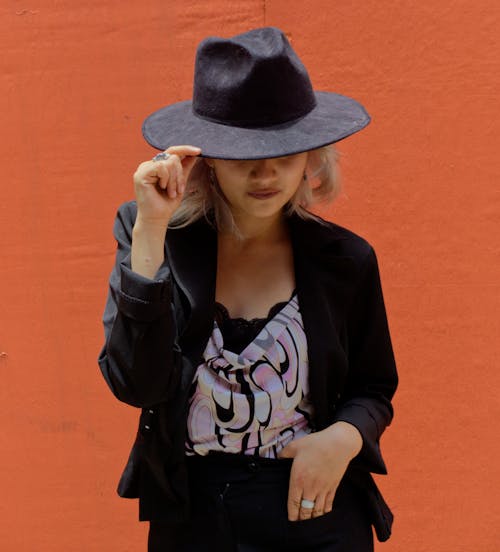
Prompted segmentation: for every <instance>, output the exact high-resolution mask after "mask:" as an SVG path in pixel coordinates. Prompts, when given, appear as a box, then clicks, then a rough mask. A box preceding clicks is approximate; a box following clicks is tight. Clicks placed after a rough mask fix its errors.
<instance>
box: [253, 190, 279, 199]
mask: <svg viewBox="0 0 500 552" xmlns="http://www.w3.org/2000/svg"><path fill="white" fill-rule="evenodd" d="M277 193H279V190H273V189H267V190H255V191H254V192H248V195H250V196H252V197H256V198H258V199H266V198H268V197H272V196H275V195H276V194H277Z"/></svg>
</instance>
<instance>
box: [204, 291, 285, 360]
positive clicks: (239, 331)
mask: <svg viewBox="0 0 500 552" xmlns="http://www.w3.org/2000/svg"><path fill="white" fill-rule="evenodd" d="M294 295H295V290H293V293H292V295H291V297H290V299H289V300H288V301H280V302H279V303H276V304H275V305H273V306H272V307H271V308H270V309H269V312H268V314H267V317H265V318H252V319H250V320H247V319H246V318H231V317H230V315H229V311H228V310H227V308H226V307H225V306H224V305H223V304H222V303H218V302H216V303H215V320H216V321H217V325H218V326H219V329H220V331H221V333H222V337H223V339H224V348H225V349H227V350H230V351H233V352H234V353H241V352H242V351H243V350H244V349H245V348H246V346H247V345H248V344H250V343H251V342H252V341H253V340H254V339H255V338H256V337H257V335H258V334H259V333H260V331H261V330H262V328H263V327H264V326H265V325H266V324H267V322H268V321H269V320H271V319H272V318H274V316H275V315H276V314H278V312H279V311H280V310H281V309H282V308H283V307H284V306H285V305H287V304H288V303H289V302H290V300H291V299H292V297H293V296H294Z"/></svg>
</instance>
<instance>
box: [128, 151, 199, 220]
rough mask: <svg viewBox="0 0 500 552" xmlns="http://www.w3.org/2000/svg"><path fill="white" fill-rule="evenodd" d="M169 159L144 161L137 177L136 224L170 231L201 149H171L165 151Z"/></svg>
mask: <svg viewBox="0 0 500 552" xmlns="http://www.w3.org/2000/svg"><path fill="white" fill-rule="evenodd" d="M165 153H168V154H170V157H169V158H168V159H165V160H159V161H152V160H151V161H144V162H143V163H141V164H140V165H139V167H138V168H137V170H136V171H135V174H134V188H135V196H136V200H137V222H140V223H141V224H143V225H146V226H149V225H152V226H155V227H158V226H159V227H162V228H165V230H166V228H167V226H168V223H169V221H170V218H171V217H172V215H173V213H174V211H175V210H176V209H177V208H178V207H179V205H180V203H181V200H182V197H183V195H184V191H185V189H186V182H187V179H188V177H189V173H190V172H191V170H192V169H193V167H194V164H195V162H196V157H197V156H198V155H199V154H200V153H201V149H200V148H197V147H195V146H171V147H170V148H168V149H166V150H165Z"/></svg>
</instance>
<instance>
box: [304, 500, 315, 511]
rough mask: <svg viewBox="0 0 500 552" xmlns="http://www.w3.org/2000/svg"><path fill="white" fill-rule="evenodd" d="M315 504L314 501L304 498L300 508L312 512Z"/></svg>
mask: <svg viewBox="0 0 500 552" xmlns="http://www.w3.org/2000/svg"><path fill="white" fill-rule="evenodd" d="M315 504H316V503H315V502H314V500H307V498H303V499H302V500H301V501H300V507H301V508H304V510H312V509H313V508H314V505H315Z"/></svg>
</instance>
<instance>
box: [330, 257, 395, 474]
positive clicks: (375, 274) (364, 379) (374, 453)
mask: <svg viewBox="0 0 500 552" xmlns="http://www.w3.org/2000/svg"><path fill="white" fill-rule="evenodd" d="M347 332H348V358H349V370H348V375H347V381H346V385H345V388H344V392H343V393H342V401H341V402H340V405H339V408H338V409H337V411H336V414H335V418H334V421H345V422H348V423H351V424H352V425H354V426H356V428H357V429H358V430H359V431H360V433H361V435H362V437H363V447H362V449H361V451H360V453H359V454H358V455H357V456H356V458H354V459H353V461H352V465H357V466H359V467H362V468H364V469H366V470H368V471H371V472H374V473H381V474H386V473H387V469H386V466H385V463H384V460H383V458H382V455H381V452H380V437H381V435H382V433H383V431H384V430H385V428H386V427H387V426H388V425H389V424H390V423H391V420H392V418H393V414H394V412H393V407H392V404H391V400H392V397H393V395H394V393H395V391H396V387H397V385H398V375H397V370H396V364H395V359H394V353H393V349H392V344H391V337H390V333H389V327H388V322H387V316H386V311H385V305H384V299H383V294H382V287H381V282H380V275H379V269H378V263H377V258H376V255H375V251H374V250H373V248H372V247H371V246H369V251H368V254H367V255H366V258H365V261H364V263H363V266H362V269H361V275H360V277H359V279H358V284H357V286H356V290H355V294H354V296H353V300H352V304H351V308H350V310H349V315H348V323H347Z"/></svg>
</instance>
